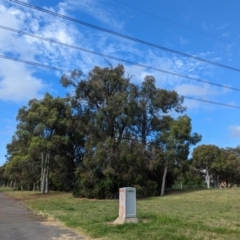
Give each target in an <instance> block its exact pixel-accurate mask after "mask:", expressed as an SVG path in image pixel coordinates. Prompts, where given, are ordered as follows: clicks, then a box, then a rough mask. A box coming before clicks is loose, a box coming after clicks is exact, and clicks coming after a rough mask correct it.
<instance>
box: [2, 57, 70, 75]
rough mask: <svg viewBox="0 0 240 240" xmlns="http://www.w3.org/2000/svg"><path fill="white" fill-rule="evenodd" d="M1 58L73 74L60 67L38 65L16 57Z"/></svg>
mask: <svg viewBox="0 0 240 240" xmlns="http://www.w3.org/2000/svg"><path fill="white" fill-rule="evenodd" d="M0 58H4V59H8V60H12V61H16V62H21V63H25V64H30V65H33V66H37V67H42V68H47V69H51V70H56V71H60V72H71V71H69V70H66V69H62V68H58V67H52V66H48V65H44V64H41V63H36V62H32V61H27V60H23V59H19V58H14V57H9V56H5V55H0Z"/></svg>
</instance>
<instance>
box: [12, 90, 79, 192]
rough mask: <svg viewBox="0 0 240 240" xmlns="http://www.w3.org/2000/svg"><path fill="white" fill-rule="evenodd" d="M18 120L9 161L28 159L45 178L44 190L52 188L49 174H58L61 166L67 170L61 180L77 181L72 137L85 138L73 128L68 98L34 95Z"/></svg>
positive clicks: (42, 186)
mask: <svg viewBox="0 0 240 240" xmlns="http://www.w3.org/2000/svg"><path fill="white" fill-rule="evenodd" d="M17 120H18V125H17V131H16V133H15V136H14V138H13V141H12V143H10V144H9V145H8V150H9V157H8V158H9V162H12V161H13V159H14V158H16V157H17V158H19V159H20V158H21V159H26V161H27V163H28V165H29V166H31V167H32V170H33V172H34V174H35V175H37V176H38V178H39V179H40V180H41V191H42V193H44V192H48V190H49V189H48V185H49V175H54V174H53V173H54V171H56V170H59V166H61V168H62V170H61V171H62V172H63V173H65V177H63V176H61V178H60V180H61V181H62V182H63V183H64V181H66V180H67V179H69V180H70V179H71V180H72V183H71V185H73V181H74V171H75V162H76V161H77V160H76V158H77V154H76V147H75V146H76V144H71V141H73V140H76V141H77V142H78V143H80V142H81V140H79V139H77V138H76V137H75V136H76V135H77V134H76V133H74V132H73V131H74V130H76V129H73V127H74V119H73V117H72V109H71V107H70V104H69V102H68V100H67V99H63V98H58V97H57V98H54V97H52V96H51V95H50V94H48V93H47V94H45V96H44V98H43V99H41V100H37V99H32V100H30V101H29V104H28V106H27V107H23V108H21V109H20V110H19V113H18V116H17ZM23 149H24V151H23ZM19 161H20V160H18V162H19ZM60 161H61V163H60ZM24 175H25V176H26V174H24ZM34 181H35V179H34ZM68 188H69V187H68Z"/></svg>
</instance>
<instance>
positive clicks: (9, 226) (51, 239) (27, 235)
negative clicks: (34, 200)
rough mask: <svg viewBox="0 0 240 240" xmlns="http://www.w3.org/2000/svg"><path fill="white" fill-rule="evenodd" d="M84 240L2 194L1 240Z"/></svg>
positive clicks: (0, 200)
mask: <svg viewBox="0 0 240 240" xmlns="http://www.w3.org/2000/svg"><path fill="white" fill-rule="evenodd" d="M56 239H66V240H67V239H71V240H83V238H82V237H80V236H78V235H77V234H76V233H74V232H72V231H70V230H68V229H66V228H63V227H60V226H58V224H53V223H51V222H48V221H46V220H44V219H43V218H40V217H37V216H35V215H34V214H33V213H32V212H31V211H29V210H28V209H27V208H26V207H25V206H24V205H23V204H22V203H21V202H19V201H15V200H13V199H10V198H9V197H7V196H6V195H4V194H3V193H0V240H56Z"/></svg>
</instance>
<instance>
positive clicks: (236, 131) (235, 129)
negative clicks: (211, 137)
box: [228, 125, 240, 138]
mask: <svg viewBox="0 0 240 240" xmlns="http://www.w3.org/2000/svg"><path fill="white" fill-rule="evenodd" d="M228 130H229V133H230V136H231V137H237V138H240V126H237V125H236V126H230V127H228Z"/></svg>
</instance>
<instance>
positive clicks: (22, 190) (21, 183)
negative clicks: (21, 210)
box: [21, 180, 23, 191]
mask: <svg viewBox="0 0 240 240" xmlns="http://www.w3.org/2000/svg"><path fill="white" fill-rule="evenodd" d="M21 191H23V185H22V180H21Z"/></svg>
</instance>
